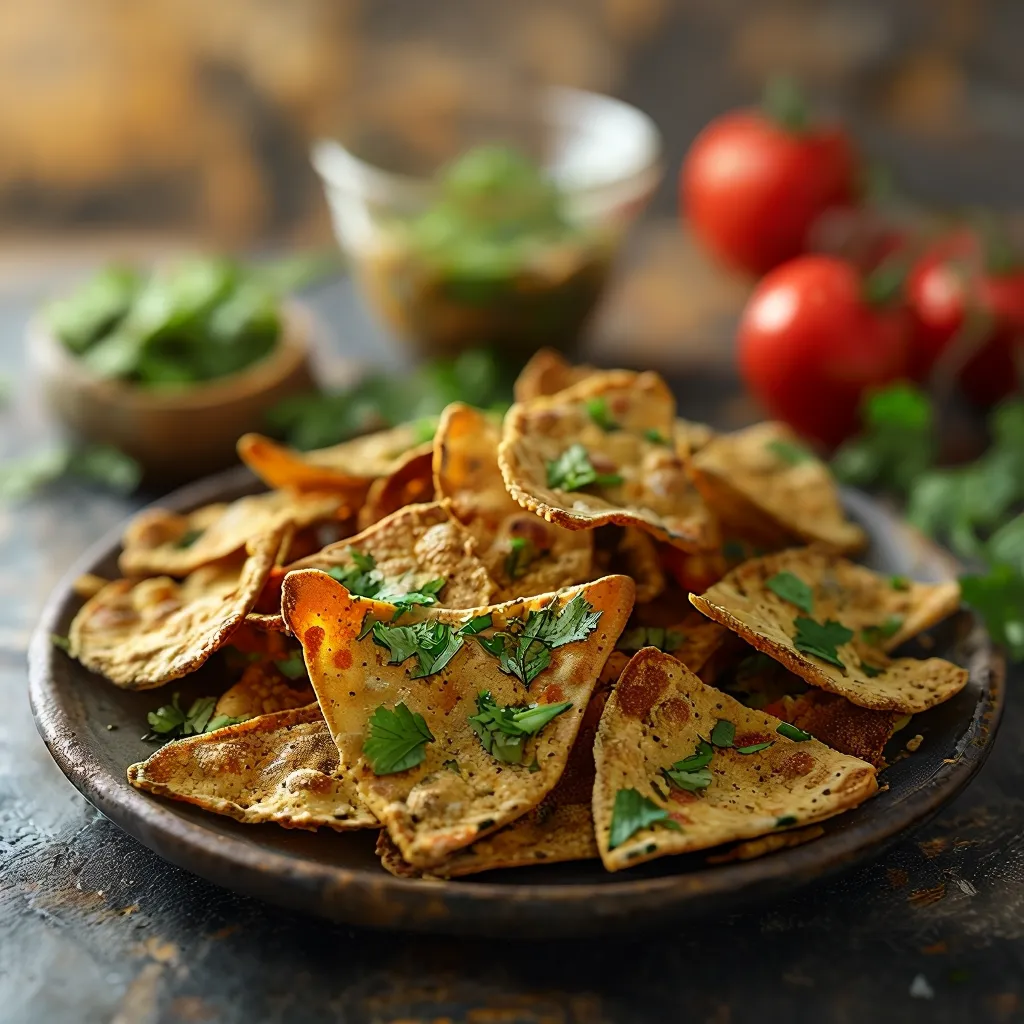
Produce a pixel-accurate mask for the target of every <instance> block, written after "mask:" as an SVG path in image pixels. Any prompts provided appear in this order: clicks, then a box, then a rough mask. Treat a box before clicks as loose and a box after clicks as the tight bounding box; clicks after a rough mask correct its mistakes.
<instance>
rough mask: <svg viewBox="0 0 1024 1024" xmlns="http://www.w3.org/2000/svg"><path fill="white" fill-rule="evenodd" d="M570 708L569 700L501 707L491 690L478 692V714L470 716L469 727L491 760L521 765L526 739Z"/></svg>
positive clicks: (570, 702)
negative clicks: (492, 758)
mask: <svg viewBox="0 0 1024 1024" xmlns="http://www.w3.org/2000/svg"><path fill="white" fill-rule="evenodd" d="M571 707H572V701H568V700H567V701H562V702H561V703H558V704H528V705H526V706H525V707H512V706H507V707H500V706H499V705H498V704H497V702H496V701H495V700H494V698H493V697H492V696H491V692H490V690H481V691H480V693H479V694H477V698H476V709H477V713H476V714H475V715H471V716H470V718H469V724H470V725H471V726H472V727H473V731H474V732H475V733H476V734H477V736H478V737H479V738H480V742H481V744H483V748H484V750H486V751H487V753H488V754H490V755H491V756H492V757H494V758H496V759H497V760H499V761H503V762H504V763H505V764H524V763H525V761H524V757H523V755H524V750H523V746H524V743H525V741H526V737H527V736H535V735H536V734H537V733H539V732H540V731H541V729H543V728H544V726H545V725H547V724H548V722H550V721H552V719H554V718H557V717H558V716H559V715H561V714H563V713H564V712H566V711H568V710H569V708H571Z"/></svg>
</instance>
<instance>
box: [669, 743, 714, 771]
mask: <svg viewBox="0 0 1024 1024" xmlns="http://www.w3.org/2000/svg"><path fill="white" fill-rule="evenodd" d="M714 756H715V748H714V747H713V746H711V744H710V743H708V741H707V740H700V741H699V742H698V743H697V752H696V753H694V754H691V755H690V756H689V757H684V758H683V759H682V761H676V763H675V764H674V765H672V770H673V771H678V772H695V771H697V769H698V768H706V767H707V766H708V765H709V764H711V759H712V758H713V757H714Z"/></svg>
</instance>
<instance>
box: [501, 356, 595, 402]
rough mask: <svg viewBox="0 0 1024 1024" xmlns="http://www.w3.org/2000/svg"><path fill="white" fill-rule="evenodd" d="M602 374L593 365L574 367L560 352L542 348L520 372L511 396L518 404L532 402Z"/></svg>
mask: <svg viewBox="0 0 1024 1024" xmlns="http://www.w3.org/2000/svg"><path fill="white" fill-rule="evenodd" d="M600 372H601V371H600V370H598V369H597V368H596V367H594V366H573V364H572V363H570V362H569V361H568V360H567V359H566V358H565V356H563V355H562V354H561V353H560V352H556V351H555V350H554V349H553V348H542V349H539V350H538V351H537V352H535V353H534V354H533V355H532V356H531V357H530V360H529V362H527V364H526V365H525V366H524V367H523V368H522V370H521V371H520V373H519V376H518V377H517V378H516V382H515V384H514V385H513V386H512V394H513V397H514V398H515V400H516V401H517V402H529V401H532V400H533V399H534V398H541V397H543V396H544V395H555V394H557V393H558V392H559V391H564V390H565V389H566V388H568V387H572V385H573V384H578V383H579V382H580V381H581V380H586V379H587V378H588V377H592V376H594V374H596V373H600Z"/></svg>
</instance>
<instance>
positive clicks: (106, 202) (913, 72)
mask: <svg viewBox="0 0 1024 1024" xmlns="http://www.w3.org/2000/svg"><path fill="white" fill-rule="evenodd" d="M1021 38H1024V6H1022V5H1021V4H1019V3H1014V2H1012V0H830V2H812V0H517V2H516V3H515V4H491V3H483V2H477V3H473V2H465V0H463V2H449V0H434V2H431V3H429V4H425V3H422V2H419V0H373V2H370V0H291V2H288V3H278V2H272V0H218V2H217V3H213V4H211V3H200V2H197V0H149V2H147V3H145V4H137V3H132V2H130V0H36V2H34V3H31V4H5V5H3V6H2V9H0V76H2V82H3V88H4V94H5V96H6V97H7V102H5V103H4V104H3V105H2V107H0V153H3V159H2V160H0V239H2V262H0V286H2V285H3V284H6V286H7V287H8V288H10V287H12V286H15V285H16V284H17V282H24V281H25V280H27V279H31V278H33V277H36V276H38V275H50V277H51V279H52V277H53V275H54V274H55V273H56V270H57V268H58V267H59V266H62V265H81V264H83V263H88V262H89V261H94V262H99V261H100V260H101V259H102V258H103V257H104V256H105V255H107V254H108V253H125V252H127V253H129V254H136V253H147V252H153V251H160V250H162V248H163V247H166V246H167V245H169V244H176V245H186V246H191V245H202V246H205V247H216V248H227V249H233V250H267V249H279V248H282V247H296V246H301V247H309V246H319V245H324V244H329V243H330V238H331V235H330V221H329V217H328V214H327V210H326V206H325V203H324V199H323V194H322V191H321V189H320V187H319V185H318V183H317V180H316V177H315V175H314V173H313V170H312V168H311V165H310V160H309V148H310V144H311V142H312V141H313V140H315V139H317V138H319V137H323V136H335V137H338V138H341V139H342V140H344V141H346V142H348V143H354V144H357V145H361V146H363V147H364V148H365V149H366V150H367V151H369V152H374V145H375V140H377V141H379V140H380V139H381V138H382V137H383V136H388V137H390V138H394V137H401V138H402V139H404V140H405V143H406V144H407V146H408V147H409V151H410V152H412V153H414V154H416V155H417V156H418V157H420V158H421V159H423V160H424V161H425V162H427V163H432V162H436V161H437V160H438V159H443V158H444V157H445V156H447V155H450V148H451V144H452V142H451V138H450V137H449V136H450V130H449V129H450V118H449V116H448V115H449V114H450V112H452V111H454V110H455V109H457V108H459V107H460V105H462V104H464V103H465V100H466V97H467V95H473V96H475V97H477V98H479V97H482V96H486V97H489V98H490V99H491V100H492V101H493V102H494V103H495V104H503V103H504V104H509V103H511V102H513V101H522V100H523V98H524V97H526V96H528V94H529V90H530V89H531V88H534V87H536V86H538V85H540V84H546V83H558V84H567V85H573V86H578V87H582V88H586V89H592V90H596V91H598V92H608V93H610V94H612V95H614V96H618V97H621V98H623V99H626V100H628V101H629V102H631V103H633V104H636V105H637V106H639V107H640V108H641V109H643V110H645V111H647V112H648V113H649V114H650V115H651V116H652V118H653V119H654V120H655V122H656V123H657V125H658V127H659V129H660V130H661V132H662V133H663V136H664V146H665V158H666V170H667V173H666V175H665V178H664V179H663V181H662V184H661V186H660V188H659V190H658V192H657V194H656V196H655V197H654V200H653V202H652V203H651V204H650V206H649V207H648V210H647V213H646V216H645V222H644V224H643V225H642V228H641V230H640V231H638V232H637V233H635V234H634V235H633V237H632V238H631V242H630V249H629V257H628V262H629V266H630V267H631V269H632V273H631V274H630V275H629V276H628V277H627V278H621V279H619V280H618V281H617V283H616V286H615V287H614V288H613V290H612V293H611V295H610V297H609V300H608V302H607V303H606V304H605V306H604V308H603V315H602V317H601V319H600V320H599V321H598V322H597V325H596V326H595V329H594V340H593V342H592V345H593V346H594V348H595V350H596V351H597V352H600V351H602V350H605V351H607V350H610V349H613V348H614V347H615V346H616V345H617V344H618V342H617V340H616V339H620V338H621V336H622V332H623V325H624V324H628V325H629V337H630V341H629V343H630V345H631V346H635V356H634V361H637V362H639V361H642V360H643V358H645V353H646V351H647V350H648V349H650V350H653V351H654V352H655V353H657V354H661V355H664V354H665V349H666V348H669V349H671V350H672V351H673V353H676V352H678V350H679V348H680V347H683V348H686V349H687V350H688V351H689V352H690V354H691V355H692V357H693V358H695V359H697V358H706V359H710V360H714V359H715V357H716V355H718V354H719V353H720V351H721V346H722V343H723V337H724V336H725V334H726V333H727V332H726V331H725V329H724V328H723V323H728V320H729V317H731V316H732V315H734V313H735V312H736V310H737V309H738V308H739V306H740V304H741V302H742V298H743V295H744V294H745V288H744V284H743V282H740V281H738V280H736V279H735V278H734V277H732V276H729V275H726V274H723V273H721V272H719V271H717V270H715V269H714V268H712V267H711V265H710V264H709V263H708V261H707V260H706V259H704V258H703V257H702V256H700V255H699V254H698V253H696V252H695V251H694V250H693V249H692V247H691V246H690V245H689V243H688V240H687V237H686V235H685V233H681V232H680V231H679V230H678V227H677V220H676V171H677V168H678V166H679V164H680V161H681V159H682V157H683V154H684V152H685V150H686V147H687V146H688V144H689V143H690V141H691V140H692V139H693V137H694V136H695V135H696V133H697V132H698V131H699V130H700V128H701V127H702V126H703V125H704V124H705V123H706V122H707V121H708V120H709V119H710V118H712V117H713V116H714V115H716V114H717V113H719V112H721V111H723V110H726V109H728V108H730V107H734V106H736V105H738V104H743V103H747V102H750V101H752V100H753V99H755V98H756V96H757V94H758V92H759V90H760V88H761V86H762V85H763V83H764V81H765V80H766V78H767V77H768V76H769V75H771V74H772V73H773V72H777V71H779V70H780V69H784V70H787V71H790V72H792V73H795V74H796V75H798V76H799V77H800V78H801V80H802V81H803V82H804V84H805V85H806V86H807V88H808V90H809V92H810V93H811V95H812V96H813V98H814V101H815V103H816V104H817V105H818V106H819V107H822V108H825V109H833V110H836V111H838V112H841V114H842V115H843V116H844V117H845V118H846V119H847V120H848V123H849V125H850V128H851V131H852V132H853V134H854V135H855V136H856V138H857V139H858V141H859V144H860V146H861V147H862V148H863V150H865V151H866V152H867V153H869V154H870V155H871V156H873V157H875V158H878V159H880V160H882V161H884V163H885V164H886V165H887V166H888V167H889V168H890V169H891V170H892V172H893V173H894V174H895V176H896V177H897V179H898V180H899V181H900V182H901V183H902V184H903V185H904V187H905V188H906V189H907V190H908V191H910V192H911V193H913V194H914V195H915V196H917V197H919V198H921V199H923V200H926V201H929V202H932V203H935V204H940V205H943V204H948V205H955V204H963V203H967V202H972V201H973V202H985V203H986V204H990V205H995V206H1000V207H1006V208H1012V207H1014V206H1015V205H1017V204H1019V201H1020V198H1021V184H1020V175H1019V173H1018V169H1019V168H1020V167H1021V166H1022V165H1024V161H1022V157H1024V117H1022V116H1021V113H1022V110H1024V66H1022V62H1021V61H1020V59H1019V55H1018V53H1017V49H1018V44H1019V40H1020V39H1021ZM383 150H384V152H385V155H386V144H383ZM375 155H376V156H380V149H378V151H377V152H376V153H375ZM362 329H363V330H367V329H369V328H368V327H367V325H363V327H362ZM367 343H368V339H367Z"/></svg>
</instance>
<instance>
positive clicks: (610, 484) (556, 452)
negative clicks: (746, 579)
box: [498, 371, 718, 551]
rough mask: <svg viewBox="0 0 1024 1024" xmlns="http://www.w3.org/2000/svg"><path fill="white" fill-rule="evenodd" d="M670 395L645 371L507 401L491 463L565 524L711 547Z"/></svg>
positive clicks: (709, 523)
mask: <svg viewBox="0 0 1024 1024" xmlns="http://www.w3.org/2000/svg"><path fill="white" fill-rule="evenodd" d="M678 442H679V438H678V435H677V434H676V430H675V401H674V399H673V398H672V394H671V392H670V391H669V390H668V387H667V385H666V384H665V382H664V381H663V380H662V379H661V378H660V377H658V376H657V374H653V373H639V374H638V373H629V372H626V371H615V372H609V373H604V374H595V375H594V376H592V377H588V378H587V379H585V380H583V381H582V382H580V383H579V384H575V385H573V386H572V387H570V388H568V389H566V390H565V391H560V392H558V393H557V394H555V395H552V396H550V397H548V398H537V399H534V400H533V401H532V402H525V403H521V404H518V405H514V406H513V407H512V408H511V409H510V410H509V412H508V414H507V415H506V417H505V423H504V427H503V431H502V441H501V445H500V446H499V448H498V463H499V465H500V466H501V472H502V476H503V477H504V480H505V486H506V487H507V489H508V491H509V493H510V494H511V495H512V497H513V498H515V499H516V501H518V502H519V504H520V505H522V506H523V508H526V509H529V510H530V511H531V512H535V513H536V514H537V515H539V516H542V517H543V518H544V519H546V520H548V521H549V522H553V523H557V524H558V525H559V526H564V527H566V528H567V529H570V530H592V529H594V528H595V527H598V526H607V525H610V524H616V525H620V526H635V527H638V528H640V529H642V530H646V531H647V532H649V533H651V534H652V535H653V536H654V537H656V538H657V539H658V540H661V541H665V542H667V543H669V544H672V545H675V546H677V547H680V548H682V549H684V550H689V551H701V550H706V549H708V548H711V547H715V546H717V544H718V533H717V529H716V524H715V521H714V519H713V517H712V515H711V512H710V510H709V509H708V507H707V505H706V504H705V503H704V501H703V499H702V498H701V497H700V495H699V494H698V493H697V491H696V490H695V489H694V487H693V484H692V483H691V481H690V478H689V475H688V471H687V459H688V457H689V453H688V452H687V451H685V450H683V449H682V448H681V446H680V444H679V443H678Z"/></svg>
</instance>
